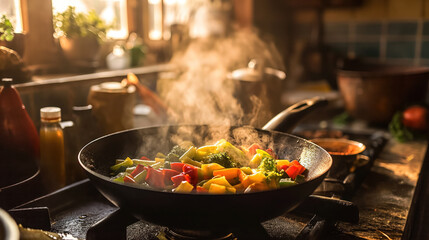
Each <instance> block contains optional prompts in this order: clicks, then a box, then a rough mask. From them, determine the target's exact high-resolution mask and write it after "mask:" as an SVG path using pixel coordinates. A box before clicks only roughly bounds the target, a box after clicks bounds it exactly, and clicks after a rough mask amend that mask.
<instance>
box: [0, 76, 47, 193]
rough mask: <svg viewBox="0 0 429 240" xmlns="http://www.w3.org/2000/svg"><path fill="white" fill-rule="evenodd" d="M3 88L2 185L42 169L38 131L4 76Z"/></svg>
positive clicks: (0, 112) (0, 116)
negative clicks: (39, 163)
mask: <svg viewBox="0 0 429 240" xmlns="http://www.w3.org/2000/svg"><path fill="white" fill-rule="evenodd" d="M1 82H2V84H3V87H1V88H0V156H1V157H0V171H1V172H2V173H3V174H0V188H2V187H5V186H9V185H12V184H16V183H18V182H21V181H23V180H25V179H28V178H30V177H31V176H33V175H34V174H35V173H37V172H38V171H39V167H38V166H37V163H38V161H39V158H40V148H39V135H38V133H37V128H36V127H35V125H34V123H33V121H32V119H31V118H30V116H29V115H28V113H27V110H26V108H25V106H24V104H23V103H22V100H21V97H20V95H19V93H18V91H17V90H16V89H15V87H14V86H13V85H12V83H13V80H12V79H11V78H3V79H2V81H1Z"/></svg>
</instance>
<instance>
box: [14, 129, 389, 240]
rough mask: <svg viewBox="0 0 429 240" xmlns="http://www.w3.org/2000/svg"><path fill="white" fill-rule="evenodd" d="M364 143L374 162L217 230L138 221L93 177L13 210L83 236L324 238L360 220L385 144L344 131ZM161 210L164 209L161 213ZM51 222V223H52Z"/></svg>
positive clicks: (23, 219) (37, 223)
mask: <svg viewBox="0 0 429 240" xmlns="http://www.w3.org/2000/svg"><path fill="white" fill-rule="evenodd" d="M343 136H347V137H348V138H350V139H353V140H358V141H361V142H363V143H364V144H365V145H366V146H367V149H366V151H365V152H364V155H366V156H367V157H368V159H369V161H368V162H367V163H366V164H365V165H363V166H360V167H358V168H356V170H355V171H354V172H353V173H350V174H349V175H348V176H347V177H345V178H344V179H327V180H326V181H324V183H323V186H322V187H320V188H318V190H316V192H315V194H316V193H317V194H318V195H311V196H309V197H308V198H307V199H306V200H305V201H304V202H303V203H302V204H301V205H300V206H299V207H298V208H297V209H295V210H294V211H292V212H290V213H287V214H285V215H283V216H280V217H278V218H275V219H273V220H269V221H266V222H264V223H249V222H245V223H242V224H240V225H238V226H235V227H231V228H229V229H224V230H222V231H219V232H216V233H214V234H213V233H210V232H203V233H201V232H199V233H195V232H192V233H189V232H183V231H180V230H173V229H168V228H166V227H164V226H158V225H154V224H151V223H148V222H145V221H142V220H140V221H138V220H137V219H135V218H134V217H132V216H130V215H128V214H126V213H124V212H123V211H121V210H120V209H118V208H117V207H116V206H113V205H112V204H111V203H110V202H108V201H107V200H106V199H105V198H104V197H103V196H102V195H101V194H100V193H99V192H98V191H97V190H96V189H95V188H94V187H93V186H92V184H91V183H90V182H89V180H88V179H86V180H83V181H80V182H77V183H75V184H72V185H70V186H67V187H65V188H63V189H60V190H59V191H57V192H54V193H51V194H49V195H46V196H44V197H41V198H39V199H35V200H33V201H31V202H28V203H26V204H23V205H21V206H19V207H16V208H14V209H11V210H9V213H10V214H11V215H12V216H13V217H14V218H15V220H16V221H17V222H18V223H21V224H22V225H23V226H24V227H29V228H38V229H43V230H49V231H53V232H58V233H69V234H71V235H73V236H75V237H77V238H79V239H87V240H97V239H128V240H152V239H157V240H159V239H194V240H195V239H206V240H210V239H225V240H228V239H239V240H241V239H273V240H275V239H283V240H288V239H291V240H303V239H321V238H322V236H324V235H325V234H326V233H327V232H329V229H330V228H332V227H334V226H335V223H336V222H338V221H344V222H351V223H357V222H358V220H359V212H358V209H357V207H356V205H354V204H353V203H352V202H349V201H347V199H351V197H352V195H353V193H354V192H355V190H356V189H357V188H358V187H359V185H360V184H361V182H362V181H363V180H364V178H365V176H366V174H367V173H368V172H369V170H370V168H371V167H372V165H373V163H374V160H375V159H376V157H377V155H378V154H379V153H380V151H381V150H382V148H383V147H384V145H385V143H386V138H384V137H383V135H382V134H378V133H371V134H368V133H355V132H344V135H343ZM160 214H162V212H160ZM51 223H52V224H51Z"/></svg>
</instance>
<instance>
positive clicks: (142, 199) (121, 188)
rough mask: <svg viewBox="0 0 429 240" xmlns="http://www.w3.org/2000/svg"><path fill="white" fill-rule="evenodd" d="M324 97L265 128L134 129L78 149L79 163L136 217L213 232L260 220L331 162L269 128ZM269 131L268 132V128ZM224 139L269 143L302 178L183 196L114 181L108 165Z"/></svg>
mask: <svg viewBox="0 0 429 240" xmlns="http://www.w3.org/2000/svg"><path fill="white" fill-rule="evenodd" d="M325 103H326V100H320V99H312V100H307V101H305V102H302V103H298V104H296V105H294V106H292V107H291V108H289V109H287V110H285V111H284V112H282V113H281V114H280V115H278V117H277V118H274V119H273V120H272V121H270V123H268V124H267V125H266V126H265V127H264V128H266V129H256V128H252V127H249V126H236V127H229V126H228V127H225V126H207V125H186V126H180V125H175V126H160V127H149V128H139V129H132V130H128V131H123V132H118V133H114V134H110V135H107V136H104V137H101V138H98V139H96V140H94V141H92V142H90V143H89V144H87V145H86V146H85V147H83V149H82V150H81V151H80V153H79V162H80V164H81V166H82V167H83V168H84V169H85V171H86V172H87V173H88V176H89V178H90V179H91V181H92V182H93V183H94V184H95V186H96V187H97V188H98V190H99V191H100V192H101V193H102V194H103V195H104V196H105V197H106V198H107V199H109V200H110V201H111V202H112V203H114V204H115V205H117V206H119V207H120V208H121V209H122V210H125V211H126V212H128V213H131V214H132V215H134V216H135V217H137V218H138V219H143V220H146V221H149V222H152V223H155V224H159V225H163V226H168V227H170V228H174V229H184V230H202V229H207V230H216V229H220V228H225V227H231V226H234V225H243V224H245V223H246V222H253V223H254V222H257V223H260V222H263V221H265V220H268V219H272V218H275V217H277V216H280V215H281V214H283V213H285V212H287V211H290V210H292V209H293V208H294V207H296V206H297V205H298V204H299V203H301V202H302V201H303V200H304V199H305V198H306V197H307V196H309V195H310V194H311V193H312V192H313V191H314V190H315V189H316V188H317V186H318V185H319V184H320V183H321V182H322V180H323V178H324V177H325V176H326V174H327V172H328V170H329V169H330V167H331V164H332V158H331V156H330V155H329V154H328V153H327V152H326V151H325V150H323V149H322V148H321V147H319V146H317V145H315V144H313V143H311V142H309V141H307V140H305V139H302V138H299V137H296V136H294V135H290V134H287V133H281V132H278V131H272V130H271V129H276V130H280V129H284V127H287V126H286V125H284V124H283V125H282V124H281V123H284V122H287V120H290V119H291V118H290V117H285V116H287V115H289V114H291V113H292V115H294V116H296V114H294V113H296V112H298V114H299V115H301V114H302V112H307V111H309V110H311V109H312V108H317V107H318V106H319V105H324V104H325ZM267 129H270V130H267ZM221 138H225V139H227V140H228V141H230V142H231V143H233V144H244V145H250V144H252V143H259V144H261V145H262V146H264V147H271V148H272V149H274V150H275V152H276V153H277V154H278V155H279V157H280V158H281V159H291V160H293V159H298V160H300V162H301V164H302V165H304V166H305V167H306V168H307V169H308V175H307V176H306V181H305V182H304V183H300V184H298V185H295V186H292V187H288V188H281V189H276V190H269V191H263V192H255V193H243V194H235V195H210V194H181V193H172V192H162V191H157V190H151V189H145V188H141V187H139V186H136V185H128V184H122V183H116V182H113V181H111V180H110V178H109V168H110V166H112V165H114V163H115V159H118V158H122V159H123V158H125V157H131V158H133V157H134V158H137V157H139V156H143V155H144V156H154V155H155V154H156V153H157V152H163V153H167V152H168V151H169V150H170V149H171V148H172V147H173V146H174V145H176V144H177V143H180V142H181V141H183V140H189V141H192V142H193V143H194V144H195V145H196V146H202V145H205V144H207V143H210V142H214V141H217V140H219V139H221Z"/></svg>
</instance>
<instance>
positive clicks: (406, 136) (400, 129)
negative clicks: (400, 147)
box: [389, 112, 415, 142]
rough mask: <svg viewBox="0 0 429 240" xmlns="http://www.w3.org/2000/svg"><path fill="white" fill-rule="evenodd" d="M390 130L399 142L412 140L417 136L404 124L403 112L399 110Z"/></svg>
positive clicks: (390, 125) (390, 124) (391, 122)
mask: <svg viewBox="0 0 429 240" xmlns="http://www.w3.org/2000/svg"><path fill="white" fill-rule="evenodd" d="M389 132H390V134H392V136H393V137H394V138H395V139H396V140H398V141H399V142H406V141H411V140H413V139H414V138H415V136H414V134H413V132H411V131H410V130H408V129H407V128H406V127H405V126H404V124H402V113H401V112H397V113H395V115H394V116H393V118H392V120H391V121H390V123H389Z"/></svg>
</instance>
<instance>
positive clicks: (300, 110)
mask: <svg viewBox="0 0 429 240" xmlns="http://www.w3.org/2000/svg"><path fill="white" fill-rule="evenodd" d="M326 105H328V100H327V99H326V98H323V97H314V98H310V99H305V100H302V101H300V102H298V103H295V104H294V105H292V106H290V107H288V108H287V109H285V110H283V111H282V112H281V113H279V114H277V115H276V116H275V117H274V118H273V119H271V120H270V121H269V122H268V123H267V124H265V126H263V127H262V129H264V130H268V131H279V132H286V133H291V132H292V130H293V129H294V128H295V126H296V125H297V124H298V122H299V121H300V120H301V119H302V118H303V117H304V116H305V115H307V114H308V113H309V112H312V111H313V110H314V109H318V108H320V107H322V106H326Z"/></svg>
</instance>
